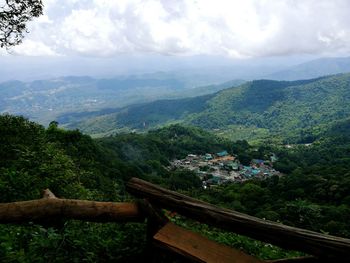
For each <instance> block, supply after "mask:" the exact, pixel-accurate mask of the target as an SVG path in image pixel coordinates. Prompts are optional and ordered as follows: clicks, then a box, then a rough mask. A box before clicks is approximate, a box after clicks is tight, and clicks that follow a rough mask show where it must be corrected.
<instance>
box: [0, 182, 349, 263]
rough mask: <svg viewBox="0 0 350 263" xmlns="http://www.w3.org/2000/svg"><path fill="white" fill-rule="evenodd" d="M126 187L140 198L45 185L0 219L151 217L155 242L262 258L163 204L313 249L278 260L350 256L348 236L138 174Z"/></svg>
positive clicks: (227, 256) (1, 208) (235, 258)
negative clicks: (226, 205)
mask: <svg viewBox="0 0 350 263" xmlns="http://www.w3.org/2000/svg"><path fill="white" fill-rule="evenodd" d="M127 190H128V192H129V193H131V194H133V195H135V196H136V197H138V198H140V199H139V200H138V201H136V202H134V203H132V202H130V203H113V202H94V201H82V200H73V199H59V198H56V197H55V196H54V194H52V193H51V192H50V191H49V190H45V192H44V197H43V198H42V199H38V200H31V201H21V202H13V203H3V204H0V223H23V222H29V221H34V222H42V221H45V222H48V221H50V219H51V218H55V219H57V218H63V219H79V220H84V221H95V222H143V221H144V220H145V219H147V224H148V228H147V236H148V241H149V242H150V243H151V244H152V245H154V246H156V247H159V248H163V249H167V250H170V251H173V252H175V253H177V254H180V255H182V256H185V257H187V258H190V259H193V260H196V261H200V262H237V263H238V262H263V261H261V260H258V259H255V258H253V257H251V256H249V255H246V254H244V253H242V252H241V251H238V250H235V249H232V248H229V247H227V246H223V245H219V244H217V243H215V242H213V241H210V240H208V239H206V238H205V237H202V236H200V235H198V234H196V233H193V232H192V231H189V230H185V229H183V228H181V227H179V226H176V225H174V224H173V223H171V222H169V221H168V219H167V218H166V217H165V216H164V213H163V212H162V211H161V210H160V209H161V208H166V209H169V210H171V211H176V212H178V213H179V214H182V215H184V216H186V217H189V218H192V219H195V220H198V221H199V222H203V223H206V224H209V225H212V226H215V227H218V228H221V229H225V230H228V231H232V232H235V233H237V234H241V235H244V236H248V237H251V238H254V239H257V240H260V241H263V242H267V243H270V244H274V245H277V246H279V247H282V248H285V249H291V250H298V251H302V252H305V253H307V254H310V255H312V256H310V257H304V258H298V259H287V260H285V259H284V260H279V261H274V262H285V263H287V262H300V263H301V262H310V263H311V262H350V239H345V238H340V237H335V236H330V235H325V234H321V233H317V232H313V231H309V230H305V229H300V228H295V227H290V226H286V225H283V224H279V223H275V222H271V221H267V220H262V219H259V218H256V217H252V216H249V215H246V214H242V213H238V212H235V211H232V210H228V209H223V208H220V207H217V206H214V205H212V204H209V203H206V202H203V201H199V200H196V199H194V198H190V197H188V196H185V195H182V194H179V193H177V192H173V191H169V190H167V189H164V188H162V187H159V186H157V185H153V184H151V183H148V182H146V181H143V180H141V179H137V178H132V179H131V180H130V181H129V182H128V184H127Z"/></svg>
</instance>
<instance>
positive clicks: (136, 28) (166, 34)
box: [0, 0, 350, 70]
mask: <svg viewBox="0 0 350 263" xmlns="http://www.w3.org/2000/svg"><path fill="white" fill-rule="evenodd" d="M43 2H44V5H45V9H44V15H43V16H41V17H40V18H38V19H35V20H34V21H32V22H30V23H29V31H30V32H29V34H27V35H26V37H25V39H24V41H23V43H22V44H21V45H19V46H17V47H15V48H13V49H11V50H10V53H9V52H7V51H5V50H0V60H3V61H5V60H6V63H7V64H6V65H8V67H9V68H11V67H13V65H15V63H17V64H18V61H24V62H23V63H24V65H27V64H26V63H30V61H32V62H33V63H34V64H35V63H36V62H35V61H37V60H38V59H37V58H38V57H41V58H43V57H44V58H45V60H50V61H67V60H71V61H73V60H74V61H80V62H79V63H83V62H84V61H85V63H86V61H90V62H91V63H92V62H93V61H95V62H96V61H99V63H100V64H103V61H107V62H108V61H109V60H111V59H114V60H120V61H122V62H123V63H124V65H125V64H126V65H125V68H130V69H131V68H137V66H138V67H139V68H142V66H139V64H147V63H146V61H147V58H151V60H152V61H153V62H152V63H153V64H157V61H160V62H161V64H163V63H165V64H167V63H168V64H169V65H170V64H171V65H173V66H172V67H175V66H174V65H180V64H181V63H182V64H188V63H189V64H195V63H196V62H197V61H198V58H201V57H205V58H206V60H205V61H207V63H210V58H213V61H216V62H215V63H217V61H218V60H220V59H221V60H222V61H223V62H222V63H223V64H225V63H226V64H227V63H230V62H232V63H234V62H236V61H242V60H249V59H261V58H271V57H272V58H276V59H277V60H278V59H280V58H286V57H294V58H295V57H298V58H302V57H305V58H308V57H323V56H347V54H348V53H349V51H350V27H349V25H350V15H349V13H350V1H348V0H278V1H276V0H250V1H245V0H240V1H239V0H226V1H225V0H215V1H213V0H176V1H174V0H43ZM191 58H193V60H192V61H193V63H192V62H191ZM301 60H302V59H301ZM301 60H300V61H301ZM140 61H141V62H140ZM168 61H171V62H168ZM199 61H200V60H199ZM12 62H13V63H12ZM107 62H106V65H110V64H109V62H108V63H107ZM11 63H12V64H11ZM77 63H78V62H77ZM73 64H74V63H73ZM129 64H130V65H132V64H138V65H136V67H135V65H134V66H130V65H129ZM58 67H59V66H58ZM73 67H75V66H73ZM106 67H107V66H106ZM120 67H121V66H120V65H119V66H118V68H120ZM172 67H170V68H172ZM143 68H147V66H143ZM151 68H152V67H151ZM155 68H157V67H155ZM165 68H167V67H165ZM158 69H160V70H161V69H162V67H158Z"/></svg>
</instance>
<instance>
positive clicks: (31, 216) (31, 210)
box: [0, 190, 144, 224]
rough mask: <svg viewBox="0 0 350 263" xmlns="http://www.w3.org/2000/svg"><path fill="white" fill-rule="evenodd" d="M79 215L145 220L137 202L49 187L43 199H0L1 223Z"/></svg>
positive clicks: (87, 218) (104, 219) (103, 219)
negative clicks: (77, 195) (74, 195)
mask: <svg viewBox="0 0 350 263" xmlns="http://www.w3.org/2000/svg"><path fill="white" fill-rule="evenodd" d="M57 218H62V219H79V220H85V221H95V222H130V221H135V222H137V221H143V220H144V216H143V214H142V213H141V211H140V209H139V206H138V204H137V203H114V202H95V201H85V200H74V199H59V198H56V197H55V195H54V194H52V193H51V192H50V191H49V190H46V191H45V192H44V197H43V199H38V200H31V201H21V202H13V203H3V204H1V203H0V223H1V224H4V223H24V222H29V221H43V220H44V221H45V222H47V221H48V220H50V219H57Z"/></svg>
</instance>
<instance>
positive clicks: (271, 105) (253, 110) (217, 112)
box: [68, 74, 350, 141]
mask: <svg viewBox="0 0 350 263" xmlns="http://www.w3.org/2000/svg"><path fill="white" fill-rule="evenodd" d="M349 83H350V74H340V75H334V76H329V77H323V78H317V79H311V80H300V81H273V80H256V81H252V82H248V83H246V84H243V85H241V86H239V87H234V88H229V89H226V90H223V91H220V92H218V93H215V94H212V95H206V96H201V97H195V98H189V99H181V100H160V101H156V102H152V103H146V104H142V105H133V106H129V107H126V108H123V109H120V110H119V111H118V112H115V113H111V114H104V115H100V116H97V117H96V116H95V117H93V118H88V119H86V120H84V121H82V122H77V123H73V124H70V126H68V127H70V128H79V129H82V130H83V131H85V132H88V133H90V134H98V133H102V132H105V133H107V134H108V133H113V132H117V131H122V130H133V129H136V130H137V131H144V130H147V129H149V128H152V127H157V126H160V125H164V124H168V123H173V122H182V123H185V124H190V125H195V126H198V127H201V128H205V129H210V130H215V131H218V130H219V131H218V132H219V133H221V134H223V135H225V136H228V137H230V138H234V139H257V138H261V137H269V136H270V135H271V134H272V135H274V136H275V135H279V136H280V137H283V138H287V139H288V140H292V141H295V140H303V139H305V138H306V137H310V136H311V135H312V136H314V135H317V134H319V132H320V130H323V129H325V127H328V126H329V124H330V123H332V122H334V121H338V120H342V119H344V118H347V117H348V116H349V115H350V103H349V101H350V93H349V91H350V85H349Z"/></svg>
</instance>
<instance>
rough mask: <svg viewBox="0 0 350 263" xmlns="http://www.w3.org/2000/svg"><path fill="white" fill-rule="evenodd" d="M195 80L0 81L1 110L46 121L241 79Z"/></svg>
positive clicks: (204, 91)
mask: <svg viewBox="0 0 350 263" xmlns="http://www.w3.org/2000/svg"><path fill="white" fill-rule="evenodd" d="M195 82H196V81H195V80H191V81H190V82H188V80H186V79H181V78H179V77H176V76H171V75H166V76H163V75H159V74H154V75H152V74H149V75H147V76H126V77H117V78H111V79H94V78H91V77H73V76H71V77H62V78H55V79H48V80H35V81H32V82H21V81H8V82H4V83H0V113H4V112H7V113H11V114H16V115H24V116H26V117H28V118H30V119H32V120H36V121H39V122H40V123H42V124H48V123H49V122H50V121H52V120H54V119H56V118H57V116H59V115H61V114H64V113H67V112H74V113H79V112H94V111H100V110H102V111H105V110H104V109H106V108H113V109H115V108H120V107H123V106H126V105H130V104H135V103H142V102H149V101H154V100H157V99H162V98H163V99H164V98H183V97H191V96H198V95H204V94H209V93H213V92H216V91H218V90H221V89H223V88H227V87H229V86H232V85H239V84H241V83H243V82H244V81H243V80H235V81H231V82H227V83H223V84H219V85H207V86H201V87H198V88H197V87H193V86H192V84H193V83H195Z"/></svg>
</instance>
